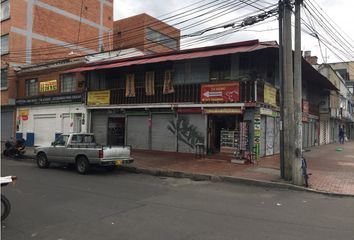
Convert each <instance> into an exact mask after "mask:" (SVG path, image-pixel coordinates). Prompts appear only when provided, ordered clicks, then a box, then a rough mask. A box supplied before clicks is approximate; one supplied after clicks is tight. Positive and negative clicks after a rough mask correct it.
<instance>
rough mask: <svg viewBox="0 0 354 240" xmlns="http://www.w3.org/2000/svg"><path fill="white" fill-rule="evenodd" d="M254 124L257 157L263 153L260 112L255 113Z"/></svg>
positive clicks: (254, 143) (254, 144)
mask: <svg viewBox="0 0 354 240" xmlns="http://www.w3.org/2000/svg"><path fill="white" fill-rule="evenodd" d="M253 126H254V139H253V147H254V151H255V153H256V155H257V157H259V155H260V153H261V115H260V114H255V115H254V125H253Z"/></svg>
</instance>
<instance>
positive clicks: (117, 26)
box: [113, 13, 180, 53]
mask: <svg viewBox="0 0 354 240" xmlns="http://www.w3.org/2000/svg"><path fill="white" fill-rule="evenodd" d="M113 29H114V37H113V41H114V49H125V48H137V49H139V50H140V51H143V52H145V53H159V52H167V51H174V50H179V48H180V30H179V29H177V28H174V27H172V26H170V25H168V24H166V23H164V22H162V21H160V20H158V19H156V18H153V17H151V16H149V15H147V14H146V13H142V14H139V15H136V16H132V17H128V18H124V19H121V20H118V21H115V22H114V24H113Z"/></svg>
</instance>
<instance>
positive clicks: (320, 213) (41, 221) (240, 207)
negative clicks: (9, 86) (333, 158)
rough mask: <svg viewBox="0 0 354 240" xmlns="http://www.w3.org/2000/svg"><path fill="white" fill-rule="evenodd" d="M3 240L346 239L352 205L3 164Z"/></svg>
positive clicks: (257, 190) (274, 192)
mask: <svg viewBox="0 0 354 240" xmlns="http://www.w3.org/2000/svg"><path fill="white" fill-rule="evenodd" d="M1 166H2V169H1V175H2V176H6V175H16V176H18V178H19V180H18V181H17V183H16V185H14V186H12V185H9V186H6V187H3V188H2V193H4V194H5V195H6V196H7V197H8V198H9V199H10V201H11V204H12V209H11V213H10V215H9V217H8V218H7V219H6V220H5V221H3V222H2V223H1V236H2V238H1V239H3V240H28V239H41V240H44V239H48V240H49V239H50V240H71V239H72V240H81V239H83V240H91V239H92V240H105V239H124V240H125V239H127V240H128V239H134V240H136V239H149V240H159V239H171V240H174V239H190V240H196V239H200V240H208V239H212V240H215V239H233V240H234V239H272V240H276V239H281V240H284V239H287V240H292V239H296V240H298V239H321V240H324V239H331V240H332V239H336V240H339V239H353V236H354V227H353V226H354V198H349V197H345V198H343V197H342V198H340V197H331V196H325V195H320V194H314V193H308V192H301V191H291V190H284V189H268V188H262V187H254V186H246V185H238V184H231V183H213V182H204V181H198V182H195V181H191V180H189V179H173V178H162V177H161V178H159V177H153V176H148V175H142V174H131V173H125V172H122V171H119V170H117V171H113V172H107V171H105V170H96V171H94V172H92V173H91V174H90V175H86V176H83V175H79V174H77V173H76V172H75V170H73V169H66V168H63V167H51V168H49V169H39V168H37V166H36V165H35V164H34V163H32V162H29V161H15V160H6V159H2V163H1Z"/></svg>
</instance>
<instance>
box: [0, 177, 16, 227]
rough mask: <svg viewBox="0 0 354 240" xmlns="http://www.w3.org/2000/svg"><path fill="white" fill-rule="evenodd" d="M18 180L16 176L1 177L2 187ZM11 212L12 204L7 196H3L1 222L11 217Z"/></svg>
mask: <svg viewBox="0 0 354 240" xmlns="http://www.w3.org/2000/svg"><path fill="white" fill-rule="evenodd" d="M16 180H17V177H16V176H7V177H0V182H1V187H3V186H6V185H8V184H9V183H11V182H12V183H14V182H15V181H16ZM10 210H11V204H10V201H9V199H7V197H5V195H3V194H1V221H3V220H5V218H7V216H9V214H10Z"/></svg>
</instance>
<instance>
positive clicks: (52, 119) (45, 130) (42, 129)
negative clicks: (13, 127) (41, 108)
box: [34, 114, 56, 146]
mask: <svg viewBox="0 0 354 240" xmlns="http://www.w3.org/2000/svg"><path fill="white" fill-rule="evenodd" d="M55 126H56V115H55V114H45V115H44V114H43V115H34V145H37V146H44V145H50V143H51V142H53V141H54V140H55Z"/></svg>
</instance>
